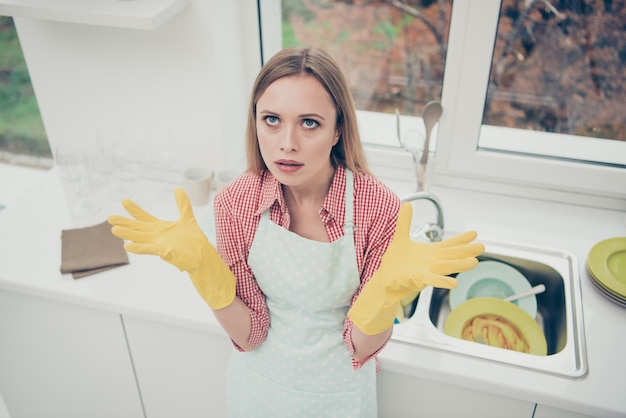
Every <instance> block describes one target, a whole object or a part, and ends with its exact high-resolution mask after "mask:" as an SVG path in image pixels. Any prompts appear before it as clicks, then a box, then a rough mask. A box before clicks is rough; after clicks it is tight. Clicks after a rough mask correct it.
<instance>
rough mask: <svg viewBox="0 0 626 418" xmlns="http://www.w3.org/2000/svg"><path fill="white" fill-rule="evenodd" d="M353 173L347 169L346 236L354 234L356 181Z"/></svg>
mask: <svg viewBox="0 0 626 418" xmlns="http://www.w3.org/2000/svg"><path fill="white" fill-rule="evenodd" d="M353 177H354V176H353V174H352V171H351V170H350V169H349V168H348V167H346V226H345V227H344V230H345V234H346V235H347V234H348V233H349V234H350V235H353V234H354V179H353Z"/></svg>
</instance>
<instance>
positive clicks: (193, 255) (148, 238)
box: [109, 188, 237, 309]
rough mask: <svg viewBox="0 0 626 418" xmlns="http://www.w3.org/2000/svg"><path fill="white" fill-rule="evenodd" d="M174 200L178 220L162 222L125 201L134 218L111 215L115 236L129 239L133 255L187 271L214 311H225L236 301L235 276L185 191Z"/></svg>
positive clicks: (177, 190)
mask: <svg viewBox="0 0 626 418" xmlns="http://www.w3.org/2000/svg"><path fill="white" fill-rule="evenodd" d="M175 197H176V203H177V205H178V210H179V212H180V217H179V219H178V220H177V221H163V220H161V219H159V218H156V217H155V216H152V215H151V214H149V213H148V212H146V211H145V210H143V209H142V208H140V207H139V206H137V204H135V203H134V202H132V201H131V200H128V199H127V200H124V201H123V202H122V205H123V206H124V209H126V211H127V212H128V213H129V214H130V215H131V216H132V217H133V218H134V219H131V218H125V217H122V216H118V215H111V216H110V217H109V223H110V224H111V225H113V228H112V232H113V235H115V236H117V237H119V238H122V239H124V240H128V241H129V242H127V243H126V244H125V245H124V248H126V250H128V251H130V252H131V253H135V254H151V255H158V256H159V257H161V258H162V259H163V260H165V261H167V262H168V263H170V264H172V265H173V266H175V267H176V268H178V269H179V270H180V271H186V272H187V274H188V275H189V278H190V279H191V281H192V282H193V284H194V286H195V288H196V290H197V291H198V293H199V294H200V296H201V297H202V298H203V299H204V300H205V301H206V303H207V304H208V305H209V306H210V307H211V308H212V309H221V308H224V307H226V306H228V305H230V304H231V303H232V301H233V299H234V298H235V288H236V283H237V280H236V278H235V275H234V274H233V273H232V272H231V271H230V269H229V268H228V266H227V265H226V263H224V261H223V260H222V258H221V257H220V256H219V254H218V253H217V251H216V250H215V248H214V247H213V246H212V245H211V243H210V242H209V240H208V239H207V238H206V236H205V235H204V233H203V232H202V229H200V227H199V226H198V223H197V222H196V218H195V217H194V215H193V210H192V209H191V203H190V202H189V198H188V197H187V194H186V193H185V191H184V190H183V189H181V188H178V189H176V191H175Z"/></svg>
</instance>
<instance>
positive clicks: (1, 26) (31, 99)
mask: <svg viewBox="0 0 626 418" xmlns="http://www.w3.org/2000/svg"><path fill="white" fill-rule="evenodd" d="M0 163H3V164H17V165H22V166H28V167H34V168H50V167H51V166H52V154H51V151H50V146H49V144H48V139H47V137H46V132H45V129H44V125H43V122H42V119H41V115H40V113H39V107H38V105H37V99H36V97H35V93H34V90H33V86H32V84H31V81H30V76H29V74H28V68H27V67H26V61H25V59H24V55H23V54H22V48H21V46H20V42H19V39H18V36H17V33H16V30H15V25H14V23H13V18H11V17H6V16H0Z"/></svg>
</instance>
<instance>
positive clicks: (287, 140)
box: [280, 126, 298, 151]
mask: <svg viewBox="0 0 626 418" xmlns="http://www.w3.org/2000/svg"><path fill="white" fill-rule="evenodd" d="M280 145H281V146H280V148H281V149H282V150H284V151H297V150H298V135H297V132H296V129H295V128H292V127H289V126H286V127H285V129H283V137H282V139H281V144H280Z"/></svg>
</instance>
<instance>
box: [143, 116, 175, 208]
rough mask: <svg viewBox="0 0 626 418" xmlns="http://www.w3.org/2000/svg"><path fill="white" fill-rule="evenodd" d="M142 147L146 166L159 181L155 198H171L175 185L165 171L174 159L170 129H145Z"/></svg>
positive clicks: (163, 199) (173, 145) (164, 199)
mask: <svg viewBox="0 0 626 418" xmlns="http://www.w3.org/2000/svg"><path fill="white" fill-rule="evenodd" d="M143 148H144V149H145V154H144V163H145V165H146V168H147V169H149V170H151V171H152V172H153V177H154V179H155V180H157V181H158V182H159V188H158V191H157V194H156V198H157V199H158V200H162V201H169V200H171V199H172V196H173V195H174V188H175V187H176V184H174V183H172V182H171V179H169V178H168V174H171V173H168V172H167V170H168V169H170V168H171V166H172V164H173V163H174V161H176V144H175V143H174V134H173V132H172V130H171V129H170V128H166V127H151V128H149V129H147V130H146V132H145V136H144V146H143ZM170 177H171V176H170ZM176 177H178V176H176Z"/></svg>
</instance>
